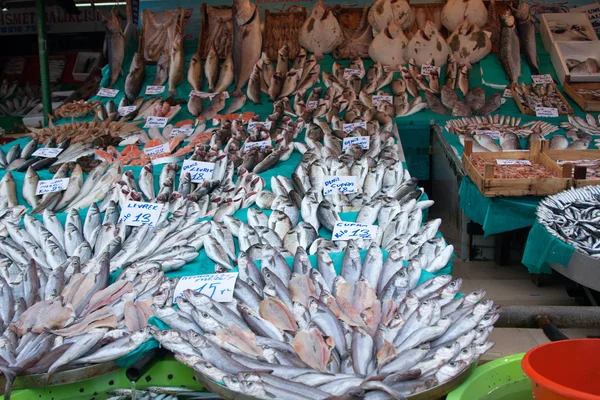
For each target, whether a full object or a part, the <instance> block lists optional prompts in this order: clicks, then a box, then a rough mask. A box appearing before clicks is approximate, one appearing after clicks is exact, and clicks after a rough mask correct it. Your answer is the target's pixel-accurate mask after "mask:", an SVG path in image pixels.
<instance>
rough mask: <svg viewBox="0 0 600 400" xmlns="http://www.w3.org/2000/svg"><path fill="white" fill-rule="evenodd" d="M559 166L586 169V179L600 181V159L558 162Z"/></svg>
mask: <svg viewBox="0 0 600 400" xmlns="http://www.w3.org/2000/svg"><path fill="white" fill-rule="evenodd" d="M556 163H557V164H558V165H565V164H572V165H573V166H576V167H585V168H586V176H585V179H595V180H598V179H600V159H594V160H586V159H580V160H560V159H558V160H556Z"/></svg>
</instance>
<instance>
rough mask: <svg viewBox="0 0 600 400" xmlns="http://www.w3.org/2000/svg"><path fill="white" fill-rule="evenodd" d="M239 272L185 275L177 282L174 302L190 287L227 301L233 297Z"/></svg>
mask: <svg viewBox="0 0 600 400" xmlns="http://www.w3.org/2000/svg"><path fill="white" fill-rule="evenodd" d="M237 276H238V273H237V272H226V273H223V274H207V275H192V276H183V277H181V278H180V279H179V282H177V286H175V291H174V292H173V303H175V302H177V299H178V298H180V297H183V292H185V291H186V290H188V289H190V290H193V291H194V292H200V293H202V294H203V295H205V296H208V297H210V298H211V299H213V300H214V301H218V302H219V303H227V302H230V301H231V300H232V299H233V289H234V288H235V281H236V279H237Z"/></svg>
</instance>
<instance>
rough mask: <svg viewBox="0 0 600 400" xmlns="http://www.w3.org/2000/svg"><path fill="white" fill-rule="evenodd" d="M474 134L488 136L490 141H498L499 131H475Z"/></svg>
mask: <svg viewBox="0 0 600 400" xmlns="http://www.w3.org/2000/svg"><path fill="white" fill-rule="evenodd" d="M475 134H476V135H488V136H489V137H491V138H492V139H500V132H499V131H486V130H476V131H475Z"/></svg>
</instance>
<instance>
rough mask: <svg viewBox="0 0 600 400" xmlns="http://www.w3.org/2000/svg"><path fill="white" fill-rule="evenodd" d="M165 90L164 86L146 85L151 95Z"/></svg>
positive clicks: (147, 91)
mask: <svg viewBox="0 0 600 400" xmlns="http://www.w3.org/2000/svg"><path fill="white" fill-rule="evenodd" d="M164 91H165V87H164V86H153V85H150V86H146V94H149V95H154V94H161V93H163V92H164Z"/></svg>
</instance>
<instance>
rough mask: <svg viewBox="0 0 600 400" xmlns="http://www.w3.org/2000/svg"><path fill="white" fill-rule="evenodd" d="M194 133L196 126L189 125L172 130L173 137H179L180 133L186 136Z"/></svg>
mask: <svg viewBox="0 0 600 400" xmlns="http://www.w3.org/2000/svg"><path fill="white" fill-rule="evenodd" d="M192 133H194V128H192V127H188V128H173V130H172V131H171V137H172V138H174V137H177V136H179V135H185V137H188V136H190V135H191V134H192Z"/></svg>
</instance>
